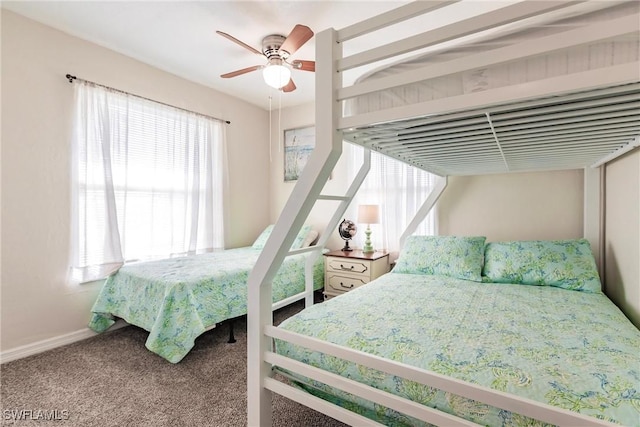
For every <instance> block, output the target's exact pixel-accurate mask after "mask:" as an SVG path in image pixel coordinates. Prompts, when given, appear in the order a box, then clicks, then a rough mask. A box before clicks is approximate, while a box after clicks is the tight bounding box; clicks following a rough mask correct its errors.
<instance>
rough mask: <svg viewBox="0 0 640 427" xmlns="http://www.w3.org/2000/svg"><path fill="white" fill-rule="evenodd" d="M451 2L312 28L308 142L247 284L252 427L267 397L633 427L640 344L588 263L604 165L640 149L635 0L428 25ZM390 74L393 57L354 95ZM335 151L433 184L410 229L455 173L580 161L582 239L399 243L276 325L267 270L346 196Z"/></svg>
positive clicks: (361, 409)
mask: <svg viewBox="0 0 640 427" xmlns="http://www.w3.org/2000/svg"><path fill="white" fill-rule="evenodd" d="M460 4H462V3H460ZM457 6H460V5H459V4H457V2H455V1H430V2H413V3H409V4H407V5H404V6H402V7H400V8H398V9H396V10H394V11H391V12H389V13H387V14H384V15H381V16H377V17H374V18H371V19H368V20H365V21H362V22H359V23H356V24H354V25H352V26H350V27H347V28H344V29H341V30H339V31H336V30H333V29H329V30H326V31H323V32H320V33H318V34H317V35H316V123H315V125H316V140H317V143H316V148H315V150H314V153H313V155H312V157H311V158H310V160H309V162H308V163H307V166H306V167H305V170H304V171H303V173H302V176H301V177H300V179H299V180H298V182H297V184H296V187H295V189H294V191H293V193H292V195H291V197H290V198H289V200H288V202H287V204H286V206H285V208H284V210H283V212H282V214H281V216H280V218H279V219H278V221H277V223H276V224H275V227H274V232H273V234H272V236H271V238H270V239H269V240H268V241H267V243H266V246H265V251H263V253H262V254H261V255H260V257H259V259H258V260H257V262H256V266H255V268H254V269H253V270H252V272H251V274H250V275H249V288H250V295H249V316H248V424H249V425H250V426H261V427H263V426H268V425H270V424H271V397H272V394H273V393H277V394H280V395H283V396H286V397H288V398H290V399H293V400H295V401H297V402H299V403H301V404H303V405H306V406H309V407H312V408H314V409H316V410H318V411H321V412H323V413H326V414H328V415H330V416H332V417H334V418H336V419H338V420H340V421H342V422H345V423H347V424H351V425H358V426H365V425H380V424H383V425H402V426H404V425H411V426H413V425H431V424H436V425H447V426H449V425H478V424H480V425H491V426H502V425H504V426H509V425H513V426H515V425H573V426H577V425H579V426H596V425H598V426H602V425H619V424H622V425H630V426H640V395H639V390H640V351H639V349H640V332H639V331H638V329H637V328H636V327H635V326H634V325H632V324H631V322H630V321H629V320H628V319H627V318H626V317H625V316H624V315H623V314H622V313H621V312H620V310H618V308H617V307H615V305H614V304H613V303H612V302H611V301H609V300H608V299H607V297H606V296H605V295H604V294H603V293H602V292H601V284H600V280H599V277H598V274H597V270H596V267H595V266H596V263H595V261H594V257H593V255H592V252H591V249H593V251H594V253H595V254H596V255H598V256H599V257H600V259H602V249H601V247H602V227H601V224H602V219H601V217H600V214H599V212H601V207H600V201H601V200H602V197H601V196H602V194H601V192H600V188H601V187H600V183H601V178H600V177H601V171H602V168H600V166H601V165H603V164H605V163H607V162H608V161H610V160H612V159H614V158H616V157H618V156H620V155H622V154H624V153H626V152H628V151H630V150H634V149H637V147H638V146H640V105H639V103H638V99H639V96H640V72H639V71H638V70H640V37H639V33H640V25H639V24H638V23H639V22H640V15H639V8H640V4H639V3H637V2H617V1H613V2H599V1H585V2H563V1H558V2H552V1H545V2H540V1H522V2H518V3H513V4H511V3H510V4H507V3H504V4H500V5H499V6H498V7H497V8H496V9H494V10H490V11H487V12H484V13H479V14H477V15H476V16H472V17H470V18H467V19H463V20H459V21H457V22H455V20H453V21H454V22H452V23H450V24H446V25H441V26H440V27H438V25H434V24H433V23H434V22H442V20H443V16H444V17H447V18H449V17H451V16H454V15H455V14H456V12H460V11H461V9H460V8H459V9H455V8H456V7H457ZM467 6H468V4H467ZM460 7H461V8H464V5H462V6H460ZM450 9H451V10H453V11H452V12H451V14H449V15H447V13H446V12H447V11H448V10H450ZM441 13H442V14H441ZM414 18H415V19H419V18H427V19H426V20H425V21H426V22H427V23H426V24H423V25H421V24H419V23H418V24H415V23H413V24H410V23H408V21H409V20H411V19H414ZM425 21H422V22H425ZM396 24H399V25H400V27H393V26H394V25H396ZM411 25H413V28H416V29H417V30H416V32H415V33H414V34H413V35H411V36H409V37H407V38H405V39H403V40H400V41H391V37H390V39H389V42H385V43H386V44H382V45H380V46H375V47H373V48H370V49H365V50H362V49H360V51H359V52H358V53H356V54H353V55H350V56H346V55H344V54H343V49H344V45H345V44H348V43H351V42H352V41H359V40H360V37H361V36H364V37H362V39H363V40H366V36H367V35H368V34H369V33H373V32H376V31H379V30H381V29H383V30H386V29H389V30H390V33H391V34H393V33H394V28H402V29H403V30H405V29H407V28H411ZM433 27H436V28H433ZM420 28H430V29H429V30H426V31H424V32H421V30H420ZM399 32H401V31H399ZM363 43H365V42H363ZM408 55H413V57H411V58H408V59H407V57H408ZM382 62H386V63H391V62H395V64H396V65H394V66H391V67H386V68H382V69H379V70H378V71H376V72H373V73H369V77H368V78H362V79H359V80H357V81H356V82H355V83H354V84H352V85H349V84H347V83H346V80H345V77H344V76H345V75H346V74H347V73H349V72H353V71H352V70H357V69H358V68H359V67H362V66H368V65H370V64H381V63H382ZM343 140H346V141H348V142H351V143H353V144H356V145H359V146H362V147H364V148H365V151H367V150H375V151H378V152H381V153H383V154H385V155H388V156H391V157H394V158H396V159H398V160H400V161H403V162H406V163H408V164H411V165H413V166H415V167H418V168H420V169H423V170H427V171H429V172H432V173H435V174H437V175H440V176H441V177H442V180H441V181H440V182H441V183H442V185H439V186H438V190H437V192H436V194H434V195H433V196H430V197H429V198H428V199H427V201H426V202H425V205H423V207H422V208H421V209H420V210H419V216H420V217H418V218H416V219H415V220H414V221H412V223H411V225H410V226H409V229H408V230H407V231H406V232H405V234H404V236H405V237H406V236H411V235H412V233H413V231H414V230H415V226H416V225H417V224H419V222H420V219H421V218H424V216H425V215H426V213H428V211H429V209H430V208H431V207H432V206H433V204H434V203H435V202H436V201H437V198H438V196H439V194H440V193H441V192H442V191H443V190H444V189H445V188H446V183H447V176H452V175H475V174H490V173H508V172H518V171H544V170H561V169H582V170H584V175H585V211H584V212H585V216H584V226H585V227H584V230H585V232H584V236H585V238H586V239H579V240H572V241H560V242H502V243H500V242H491V243H489V244H485V242H484V240H482V241H478V240H476V241H475V243H471V242H473V240H472V239H471V240H468V241H467V243H470V245H469V246H468V247H466V248H465V249H462V248H463V246H456V245H454V247H448V244H449V243H447V239H446V238H436V239H435V240H429V239H426V238H419V237H417V236H414V237H407V239H406V244H405V245H404V246H403V249H402V251H401V255H400V258H399V261H398V264H397V265H396V267H395V268H394V269H393V270H392V272H390V273H388V274H387V275H384V276H382V277H381V278H379V279H376V280H375V281H373V282H371V283H369V284H367V285H366V286H363V287H361V288H359V289H357V290H354V291H352V292H349V293H347V294H345V295H342V296H339V297H337V298H334V299H332V300H329V301H327V302H325V303H323V304H319V305H316V306H313V307H309V308H307V309H305V310H303V311H302V312H301V313H299V314H297V315H295V316H293V317H292V318H290V319H289V320H287V321H286V322H283V324H281V325H280V326H279V327H274V326H273V325H272V321H271V319H270V311H269V305H268V303H269V301H270V300H271V286H272V284H273V279H274V276H275V272H276V271H277V266H279V265H280V264H281V262H282V260H283V259H284V257H285V254H286V248H287V247H288V245H289V244H290V243H291V241H292V239H293V238H294V236H295V234H296V232H297V230H298V229H299V228H300V227H301V225H302V224H303V223H304V221H305V220H306V218H307V217H308V215H309V213H310V212H311V209H312V207H313V205H314V203H315V201H316V200H322V199H330V200H337V199H339V198H340V197H341V196H332V195H323V194H321V191H322V189H323V184H324V183H325V182H326V180H327V179H328V177H329V175H330V173H331V171H332V169H333V167H334V166H335V164H336V162H337V159H338V158H339V157H340V155H341V152H342V142H343ZM365 168H366V167H365ZM354 184H355V181H354ZM488 191H490V189H488ZM351 193H352V187H350V188H349V190H347V197H348V196H349V195H350V194H351ZM343 208H345V207H344V206H343V205H341V206H340V207H339V208H338V210H340V209H343ZM342 212H343V211H342ZM342 212H338V213H337V214H336V215H335V216H334V217H333V219H332V220H331V221H329V224H328V226H327V230H326V232H331V231H332V230H334V229H335V226H336V225H337V224H334V223H333V220H335V221H337V219H338V218H340V217H341V215H342ZM405 237H403V239H404V238H405ZM463 240H464V239H463ZM416 241H421V243H419V244H418V246H416ZM421 245H422V246H421ZM416 248H418V249H416ZM426 249H428V250H426ZM472 253H475V258H473V259H474V261H473V263H471V264H468V265H462V264H459V262H461V261H462V260H467V261H468V260H469V257H468V255H469V254H472ZM452 254H453V256H451V255H452ZM443 255H447V256H446V257H445V258H442V256H443ZM471 265H472V267H473V274H470V273H469V271H468V270H465V268H466V267H469V266H471ZM461 272H462V273H461ZM468 273H469V274H468ZM274 373H279V374H282V375H284V376H285V377H286V378H288V380H285V381H281V380H279V379H278V378H279V377H278V376H274Z"/></svg>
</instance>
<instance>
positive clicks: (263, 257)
mask: <svg viewBox="0 0 640 427" xmlns="http://www.w3.org/2000/svg"><path fill="white" fill-rule="evenodd" d="M336 34H337V33H336V31H330V30H327V31H323V32H322V33H319V34H317V35H316V57H323V58H336V57H339V56H341V53H342V52H341V50H342V45H341V44H340V43H338V42H337V37H336ZM335 66H336V65H335V62H334V61H319V62H318V63H316V141H317V143H316V147H315V149H314V151H313V153H312V155H311V157H310V158H309V161H308V162H307V164H306V166H305V168H304V170H303V171H302V174H301V175H300V178H299V179H298V182H297V183H296V186H295V187H294V189H293V192H292V193H291V196H290V197H289V199H288V200H287V203H286V204H285V206H284V208H283V210H282V213H281V214H280V217H279V218H278V220H277V221H276V223H275V225H274V227H273V231H272V232H271V235H270V237H269V239H268V240H267V242H266V244H265V247H264V250H263V251H262V252H261V253H260V256H259V257H258V260H257V261H256V264H255V266H254V268H253V270H251V273H250V274H249V278H248V298H247V299H248V301H247V302H248V310H247V312H248V315H247V401H248V402H247V403H248V411H247V415H248V425H249V426H260V427H263V426H264V427H267V426H270V425H271V423H272V422H271V393H272V392H271V391H270V390H268V389H267V388H266V385H265V383H266V382H267V381H265V379H267V378H269V377H271V365H270V364H269V363H267V362H266V361H265V357H266V354H267V353H268V352H270V351H271V350H272V340H271V339H270V338H269V337H267V336H266V335H265V329H266V328H268V327H270V326H272V325H273V316H272V281H273V278H274V276H275V274H276V273H277V271H278V269H279V268H280V265H281V264H282V261H283V260H284V258H285V257H286V256H287V255H288V254H289V249H288V248H290V247H291V244H292V243H293V241H294V239H295V237H296V235H297V233H298V231H299V230H300V229H301V228H302V226H303V224H304V222H305V221H306V220H307V217H308V216H309V213H310V212H311V209H312V208H313V205H314V204H315V202H316V201H317V200H335V201H338V202H339V203H338V207H337V208H336V211H335V214H334V215H333V217H332V218H331V220H330V221H329V222H328V225H327V228H326V230H325V231H324V232H323V233H322V234H321V235H320V238H319V240H318V243H317V244H316V246H315V248H305V249H306V250H308V251H317V252H316V256H315V257H313V256H312V257H309V258H314V259H317V256H320V253H321V251H322V249H323V247H324V244H325V243H326V241H327V239H328V236H329V234H330V231H331V230H333V229H334V227H336V226H337V224H338V221H339V220H340V218H341V216H342V215H343V214H344V212H345V210H346V209H347V207H348V206H349V204H350V202H351V200H353V197H354V195H355V193H356V192H357V190H358V188H359V187H360V184H361V183H362V181H363V180H364V178H365V177H366V175H367V173H368V171H369V165H370V152H369V151H368V150H367V151H366V153H367V155H365V161H364V162H363V165H362V167H361V169H360V172H359V173H358V174H357V175H356V177H355V178H354V180H353V183H352V184H351V185H350V187H349V189H348V190H347V192H346V194H345V196H328V195H321V194H320V192H321V190H322V188H323V187H324V185H325V183H326V182H327V180H328V179H329V177H330V176H331V172H332V171H333V169H334V168H335V165H336V163H337V161H338V159H339V158H340V156H341V155H342V144H343V142H342V131H341V130H338V129H337V126H321V125H320V124H325V123H332V124H335V123H337V122H338V118H339V111H338V109H336V108H334V105H333V104H334V103H337V102H338V100H337V98H336V92H335V91H334V90H332V88H333V87H337V86H338V84H339V83H340V81H339V79H341V78H342V75H341V74H340V73H336V70H335ZM300 251H301V250H298V251H294V253H298V252H300ZM312 264H313V262H312V261H311V260H307V266H306V271H307V276H309V272H310V271H311V268H312ZM306 288H307V291H308V290H309V279H308V278H307V287H306ZM307 303H309V296H307Z"/></svg>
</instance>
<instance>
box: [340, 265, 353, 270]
mask: <svg viewBox="0 0 640 427" xmlns="http://www.w3.org/2000/svg"><path fill="white" fill-rule="evenodd" d="M340 268H341V269H343V270H353V265H352V266H350V267H349V268H346V267H345V266H344V265H342V264H340Z"/></svg>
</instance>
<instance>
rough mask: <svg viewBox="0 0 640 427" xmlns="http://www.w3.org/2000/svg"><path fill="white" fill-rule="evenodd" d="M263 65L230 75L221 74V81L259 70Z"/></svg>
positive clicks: (233, 72)
mask: <svg viewBox="0 0 640 427" xmlns="http://www.w3.org/2000/svg"><path fill="white" fill-rule="evenodd" d="M263 67H264V66H263V65H254V66H253V67H247V68H243V69H242V70H236V71H232V72H230V73H226V74H222V75H221V76H220V77H222V78H223V79H228V78H229V77H235V76H239V75H241V74H245V73H250V72H251V71H255V70H259V69H261V68H263Z"/></svg>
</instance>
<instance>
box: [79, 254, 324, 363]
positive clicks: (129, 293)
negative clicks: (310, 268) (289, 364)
mask: <svg viewBox="0 0 640 427" xmlns="http://www.w3.org/2000/svg"><path fill="white" fill-rule="evenodd" d="M260 252H261V251H260V250H256V249H253V248H250V247H247V248H237V249H229V250H225V251H220V252H213V253H207V254H202V255H194V256H188V257H179V258H171V259H165V260H159V261H149V262H141V263H138V264H130V265H126V266H124V267H122V268H121V269H120V270H119V271H118V272H117V273H116V274H114V275H112V276H111V277H109V278H108V279H107V280H106V282H105V284H104V286H103V287H102V290H101V291H100V294H99V295H98V298H97V300H96V302H95V304H94V305H93V308H92V309H91V311H92V318H91V321H90V323H89V327H90V328H91V329H93V330H94V331H96V332H103V331H105V330H106V329H108V328H109V327H110V326H111V325H113V323H114V322H115V320H114V317H119V318H122V319H124V320H126V321H127V322H128V323H131V324H133V325H136V326H139V327H141V328H144V329H146V330H147V331H149V338H148V339H147V342H146V347H147V348H148V349H149V350H151V351H152V352H154V353H157V354H158V355H160V356H162V357H164V358H165V359H167V360H168V361H169V362H172V363H177V362H179V361H180V360H182V358H183V357H184V356H186V354H187V353H188V352H189V350H191V348H192V347H193V345H194V342H195V339H196V337H198V336H199V335H200V334H202V333H203V332H205V331H206V330H207V329H208V328H210V327H211V326H214V325H215V324H216V323H219V322H222V321H223V320H226V319H231V318H234V317H237V316H242V315H244V314H246V313H247V279H248V276H249V272H250V271H251V269H252V268H253V266H254V264H255V262H256V260H257V259H258V256H259V255H260ZM308 256H310V255H308V254H301V255H293V256H289V257H287V258H285V261H284V262H283V264H282V267H280V270H279V271H278V273H277V275H276V277H275V278H274V281H273V301H274V302H277V301H280V300H283V299H285V298H287V297H289V296H292V295H296V294H298V293H300V292H302V291H304V288H305V274H304V271H305V260H306V259H307V257H308ZM318 258H319V259H318V261H317V262H316V264H315V266H314V289H319V288H321V287H322V286H323V271H324V270H323V264H322V262H323V260H322V258H323V257H321V256H320V257H318Z"/></svg>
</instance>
